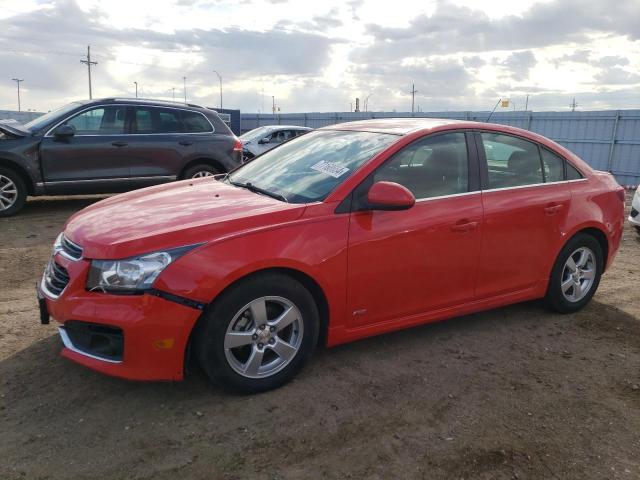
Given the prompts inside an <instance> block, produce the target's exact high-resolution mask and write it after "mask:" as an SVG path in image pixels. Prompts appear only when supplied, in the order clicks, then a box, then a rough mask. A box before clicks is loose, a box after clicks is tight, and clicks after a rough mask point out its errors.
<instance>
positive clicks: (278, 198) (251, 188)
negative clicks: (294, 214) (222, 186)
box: [229, 180, 289, 203]
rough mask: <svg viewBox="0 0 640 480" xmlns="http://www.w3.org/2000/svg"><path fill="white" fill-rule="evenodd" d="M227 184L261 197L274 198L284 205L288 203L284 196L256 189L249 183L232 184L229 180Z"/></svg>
mask: <svg viewBox="0 0 640 480" xmlns="http://www.w3.org/2000/svg"><path fill="white" fill-rule="evenodd" d="M229 183H230V184H231V185H234V186H236V187H240V188H246V189H247V190H249V191H250V192H254V193H261V194H262V195H266V196H267V197H271V198H275V199H276V200H281V201H283V202H285V203H289V200H287V197H285V196H284V195H282V194H280V193H275V192H270V191H269V190H265V189H264V188H260V187H256V186H255V185H254V184H252V183H251V182H247V183H242V182H234V181H233V180H229Z"/></svg>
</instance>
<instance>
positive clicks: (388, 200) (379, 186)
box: [367, 182, 416, 210]
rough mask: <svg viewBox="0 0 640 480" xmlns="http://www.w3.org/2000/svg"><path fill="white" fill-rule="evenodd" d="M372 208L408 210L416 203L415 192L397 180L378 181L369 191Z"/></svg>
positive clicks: (368, 197)
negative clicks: (396, 181)
mask: <svg viewBox="0 0 640 480" xmlns="http://www.w3.org/2000/svg"><path fill="white" fill-rule="evenodd" d="M367 202H368V203H369V209H370V210H407V209H409V208H411V207H413V205H414V204H415V203H416V199H415V197H414V196H413V193H411V191H410V190H409V189H408V188H406V187H403V186H402V185H400V184H399V183H395V182H376V183H374V184H373V185H372V186H371V188H370V189H369V192H368V193H367Z"/></svg>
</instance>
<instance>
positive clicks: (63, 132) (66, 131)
mask: <svg viewBox="0 0 640 480" xmlns="http://www.w3.org/2000/svg"><path fill="white" fill-rule="evenodd" d="M53 134H54V135H55V136H56V137H57V138H69V137H73V136H74V135H75V134H76V129H75V127H74V126H73V125H60V126H59V127H58V128H56V131H55V132H53Z"/></svg>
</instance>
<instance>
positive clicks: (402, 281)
mask: <svg viewBox="0 0 640 480" xmlns="http://www.w3.org/2000/svg"><path fill="white" fill-rule="evenodd" d="M623 209H624V192H623V190H622V188H621V187H620V186H619V185H618V184H617V183H616V182H615V180H614V178H613V177H612V176H611V175H610V174H608V173H603V172H598V171H594V170H592V169H591V168H590V167H589V166H588V165H587V164H585V163H584V162H583V161H582V160H580V159H579V158H578V157H576V156H575V155H574V154H572V153H571V152H570V151H568V150H566V149H565V148H563V147H561V146H560V145H558V144H556V143H554V142H552V141H550V140H548V139H546V138H544V137H541V136H540V135H536V134H534V133H531V132H528V131H525V130H520V129H517V128H510V127H505V126H498V125H491V124H481V123H473V122H461V121H449V120H433V119H385V120H370V121H362V122H354V123H345V124H341V125H334V126H330V127H326V128H323V129H320V130H317V131H314V132H311V133H309V134H307V135H304V136H302V137H299V138H296V139H294V140H292V141H290V142H287V143H285V144H283V145H281V146H280V147H278V148H276V149H274V150H271V151H269V152H267V153H265V154H264V155H262V156H260V157H258V158H256V159H255V160H254V161H252V162H251V163H248V164H245V165H244V166H242V167H241V168H239V169H237V170H236V171H235V172H233V173H231V174H227V175H224V176H218V177H215V178H213V177H209V178H202V179H197V180H185V181H183V182H179V183H174V184H169V185H163V186H158V187H152V188H147V189H143V190H138V191H136V192H132V193H127V194H124V195H118V196H115V197H112V198H109V199H106V200H103V201H101V202H98V203H96V204H94V205H92V206H90V207H88V208H85V209H84V210H82V211H81V212H79V213H77V214H75V215H74V216H73V217H71V218H70V219H69V221H68V222H67V224H66V226H65V228H64V232H63V233H62V234H60V236H59V237H58V239H57V240H56V243H55V245H54V249H53V254H52V257H51V260H50V262H49V264H48V266H47V268H46V271H45V273H44V275H43V278H42V282H41V283H40V286H39V289H38V292H39V298H40V308H41V317H42V321H43V322H47V321H48V318H49V315H51V316H53V317H54V318H55V319H56V320H57V321H58V322H59V323H60V327H59V329H60V335H61V337H62V341H63V343H64V350H63V351H62V354H63V355H64V356H65V357H67V358H70V359H72V360H74V361H76V362H78V363H81V364H83V365H85V366H87V367H89V368H92V369H95V370H98V371H100V372H104V373H107V374H110V375H116V376H120V377H125V378H129V379H139V380H179V379H182V378H183V372H184V368H185V362H186V360H187V359H188V358H191V355H193V356H195V358H196V359H197V360H198V362H199V363H200V365H201V366H202V368H203V370H204V371H205V372H206V373H207V375H208V376H209V377H210V378H211V380H213V381H215V382H217V383H220V384H222V385H223V386H227V387H230V388H233V389H235V390H240V391H245V392H247V391H253V392H255V391H261V390H266V389H270V388H274V387H277V386H279V385H282V384H283V383H285V382H286V381H288V380H290V379H291V378H292V377H293V376H294V375H295V374H296V373H297V372H298V371H299V370H300V368H301V367H302V366H303V364H304V363H305V361H306V360H307V358H309V356H310V355H311V353H312V352H313V350H314V347H315V346H316V345H317V344H319V343H322V344H326V345H329V346H332V345H337V344H340V343H344V342H349V341H352V340H356V339H359V338H363V337H367V336H370V335H377V334H379V333H384V332H389V331H392V330H397V329H400V328H406V327H412V326H415V325H420V324H424V323H428V322H433V321H436V320H442V319H445V318H449V317H455V316H458V315H463V314H467V313H471V312H477V311H479V310H486V309H489V308H494V307H499V306H501V305H506V304H510V303H514V302H520V301H523V300H530V299H536V298H545V299H546V301H547V303H548V304H549V306H550V307H551V308H553V309H554V310H556V311H559V312H575V311H576V310H579V309H580V308H582V307H583V306H584V305H585V304H586V303H588V302H589V300H590V299H591V297H592V296H593V294H594V293H595V291H596V288H597V287H598V282H599V280H600V276H601V274H602V273H603V272H604V271H605V270H606V268H607V267H608V266H609V265H610V264H611V262H612V260H613V258H614V256H615V254H616V251H617V250H618V246H619V244H620V238H621V235H622V229H623V221H624V217H623Z"/></svg>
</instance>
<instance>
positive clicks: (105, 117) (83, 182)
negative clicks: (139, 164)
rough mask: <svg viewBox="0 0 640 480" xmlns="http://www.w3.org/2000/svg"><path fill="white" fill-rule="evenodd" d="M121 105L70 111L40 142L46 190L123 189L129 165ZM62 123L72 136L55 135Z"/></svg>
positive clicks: (95, 190) (124, 109)
mask: <svg viewBox="0 0 640 480" xmlns="http://www.w3.org/2000/svg"><path fill="white" fill-rule="evenodd" d="M126 115H127V107H126V106H123V105H108V106H105V105H103V106H96V107H93V108H90V109H88V110H85V111H83V112H80V113H77V114H75V115H72V116H71V117H69V118H68V119H67V120H65V121H64V122H63V123H62V124H60V125H58V126H56V128H55V129H54V130H53V131H52V132H49V133H47V135H45V136H44V138H43V139H42V142H41V143H40V160H41V162H42V172H43V178H44V183H45V188H46V190H47V192H49V193H54V194H57V193H101V192H117V191H122V190H126V188H127V182H128V177H129V165H128V161H127V155H126V152H125V151H124V150H123V148H122V146H123V145H124V144H126V136H125V119H126ZM62 125H70V126H72V127H73V128H74V129H75V134H74V135H73V136H70V137H69V136H66V137H57V136H56V135H55V132H56V130H57V129H58V128H60V126H62Z"/></svg>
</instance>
